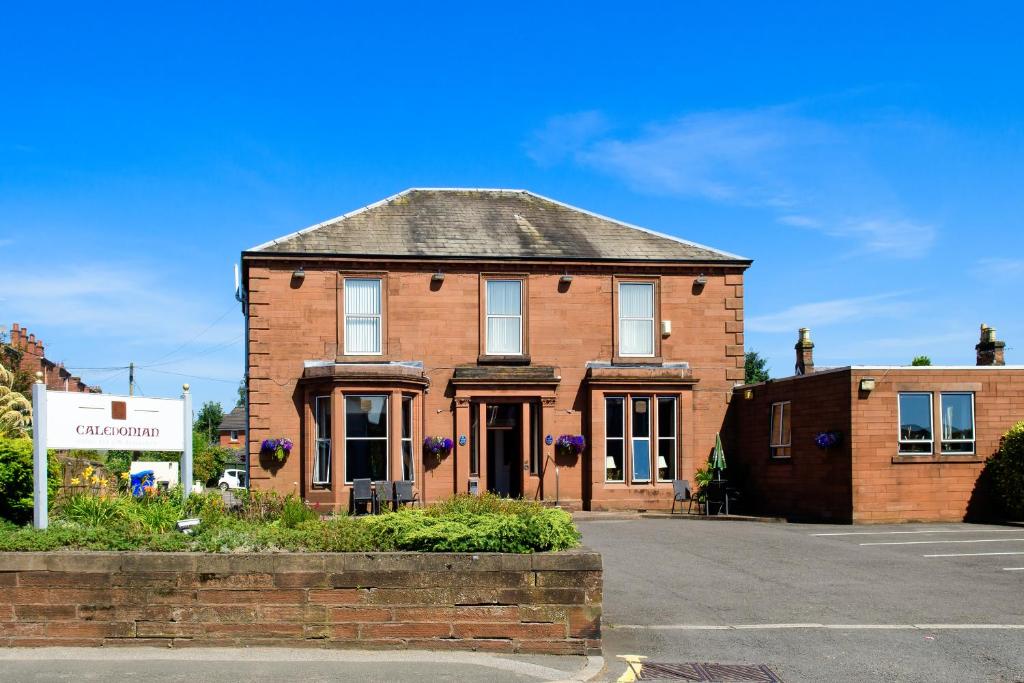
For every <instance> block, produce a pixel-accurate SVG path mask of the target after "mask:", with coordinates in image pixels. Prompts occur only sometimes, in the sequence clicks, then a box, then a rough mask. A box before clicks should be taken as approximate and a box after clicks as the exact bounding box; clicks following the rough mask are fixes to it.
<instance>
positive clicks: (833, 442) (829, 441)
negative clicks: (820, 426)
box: [814, 432, 843, 450]
mask: <svg viewBox="0 0 1024 683" xmlns="http://www.w3.org/2000/svg"><path fill="white" fill-rule="evenodd" d="M842 440H843V436H842V434H840V433H839V432H818V433H817V434H815V435H814V443H815V444H816V445H817V446H818V448H820V449H822V450H828V449H829V448H832V447H834V446H838V445H839V442H840V441H842Z"/></svg>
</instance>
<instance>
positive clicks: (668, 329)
mask: <svg viewBox="0 0 1024 683" xmlns="http://www.w3.org/2000/svg"><path fill="white" fill-rule="evenodd" d="M670 334H672V321H671V320H662V321H661V336H662V337H667V336H669V335H670Z"/></svg>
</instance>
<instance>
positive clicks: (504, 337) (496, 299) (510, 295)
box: [485, 280, 523, 356]
mask: <svg viewBox="0 0 1024 683" xmlns="http://www.w3.org/2000/svg"><path fill="white" fill-rule="evenodd" d="M486 282H487V291H486V295H485V296H486V307H487V328H486V334H487V342H486V347H485V348H486V349H487V355H489V356H520V355H522V354H523V281H522V280H487V281H486Z"/></svg>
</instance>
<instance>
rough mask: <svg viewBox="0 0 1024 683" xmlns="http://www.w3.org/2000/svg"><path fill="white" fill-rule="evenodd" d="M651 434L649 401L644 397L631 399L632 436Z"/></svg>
mask: <svg viewBox="0 0 1024 683" xmlns="http://www.w3.org/2000/svg"><path fill="white" fill-rule="evenodd" d="M650 435H651V402H650V400H649V399H646V398H634V399H633V436H640V437H645V436H650Z"/></svg>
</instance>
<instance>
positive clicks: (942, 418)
mask: <svg viewBox="0 0 1024 683" xmlns="http://www.w3.org/2000/svg"><path fill="white" fill-rule="evenodd" d="M946 396H970V397H971V434H973V435H974V438H973V439H947V438H945V432H946V411H945V410H944V409H943V405H942V399H943V398H944V397H946ZM933 436H934V434H933ZM977 440H978V419H977V416H976V415H975V413H974V392H973V391H943V392H940V393H939V453H941V454H942V455H975V454H976V453H977V450H978V445H977ZM947 443H969V444H971V450H970V452H968V451H947V450H946V444H947Z"/></svg>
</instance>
